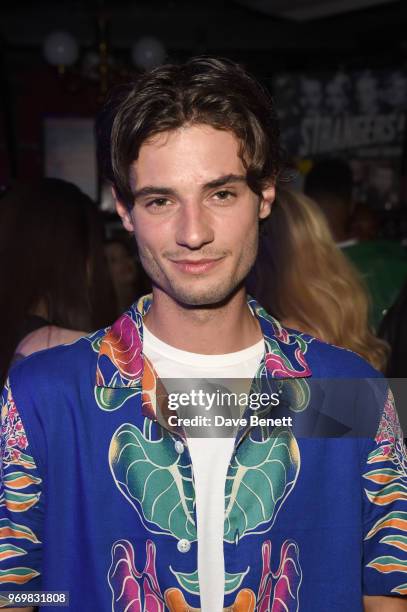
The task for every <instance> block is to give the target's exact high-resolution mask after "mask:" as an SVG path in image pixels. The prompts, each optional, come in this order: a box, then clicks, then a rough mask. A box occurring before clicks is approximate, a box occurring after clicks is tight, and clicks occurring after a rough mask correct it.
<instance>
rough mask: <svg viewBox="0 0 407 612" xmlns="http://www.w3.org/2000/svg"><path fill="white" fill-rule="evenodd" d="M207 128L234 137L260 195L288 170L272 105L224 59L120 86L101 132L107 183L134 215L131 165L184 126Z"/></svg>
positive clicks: (163, 69)
mask: <svg viewBox="0 0 407 612" xmlns="http://www.w3.org/2000/svg"><path fill="white" fill-rule="evenodd" d="M197 123H203V124H207V125H210V126H212V127H214V128H216V129H220V130H229V131H231V132H233V133H234V134H235V135H236V137H237V138H238V139H239V141H240V143H241V147H240V157H241V159H242V161H243V163H244V165H245V167H246V170H247V182H248V184H249V186H250V188H251V189H252V190H253V191H254V192H255V193H257V194H260V193H261V191H262V188H263V187H264V186H265V184H266V183H267V182H269V181H270V180H272V181H276V180H277V178H278V176H279V175H280V173H281V171H282V168H283V155H282V151H281V148H280V133H279V128H278V122H277V118H276V113H275V110H274V107H273V104H272V100H271V98H270V96H269V95H268V93H267V92H266V91H265V90H264V89H263V88H262V87H261V85H260V84H259V83H258V82H257V81H256V80H255V79H254V78H253V77H251V76H250V75H249V74H248V73H247V72H246V71H245V70H244V69H243V68H242V67H241V66H239V65H238V64H235V63H234V62H232V61H229V60H225V59H214V58H210V57H197V58H193V59H191V60H189V61H187V62H186V63H184V64H182V65H174V64H168V65H165V66H160V67H159V68H156V69H155V70H152V71H151V72H148V73H145V74H143V75H141V76H140V77H139V78H138V80H137V81H135V82H134V83H129V84H128V85H124V86H120V87H119V88H118V89H116V90H114V91H113V92H112V94H111V95H110V97H109V98H108V100H107V102H106V104H105V106H104V108H103V110H102V112H101V113H100V115H99V117H98V121H97V125H96V129H97V136H98V156H99V161H100V163H101V166H102V170H103V174H104V176H105V177H106V178H107V179H108V180H109V181H110V182H111V183H112V184H113V186H114V188H115V190H116V193H117V196H118V198H119V199H120V200H121V201H122V202H123V203H124V204H125V205H126V206H128V207H129V208H131V207H132V206H133V194H132V190H131V186H130V182H129V168H130V165H131V164H132V163H133V162H134V161H135V160H136V159H137V157H138V154H139V150H140V147H141V145H142V144H143V142H145V141H146V140H147V139H149V138H151V137H152V136H154V135H156V134H159V133H161V132H166V131H170V130H175V129H177V128H179V127H181V126H183V125H185V124H190V125H192V124H197Z"/></svg>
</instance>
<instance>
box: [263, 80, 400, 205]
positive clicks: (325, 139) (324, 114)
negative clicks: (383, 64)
mask: <svg viewBox="0 0 407 612" xmlns="http://www.w3.org/2000/svg"><path fill="white" fill-rule="evenodd" d="M273 94H274V98H275V103H276V106H277V109H278V114H279V116H280V120H281V128H282V136H283V142H284V145H285V147H286V149H287V151H288V153H289V154H290V155H291V156H292V157H293V158H294V159H296V160H297V161H298V162H301V161H302V162H304V160H308V161H310V162H311V161H314V160H317V159H320V158H323V157H329V156H330V157H343V158H345V159H346V160H348V161H349V163H350V164H351V166H352V170H353V174H354V181H355V199H356V200H357V201H358V202H361V203H366V204H368V205H369V206H371V207H373V208H375V209H378V210H392V209H395V208H397V207H398V206H399V205H400V172H401V158H402V153H403V145H404V138H405V136H404V134H405V127H406V108H407V73H406V72H404V71H402V70H393V71H384V70H382V71H373V70H364V71H359V72H349V73H345V72H342V71H341V72H336V73H330V74H328V73H308V74H297V73H286V74H279V75H277V76H276V77H275V79H274V80H273ZM305 165H307V164H305ZM308 165H310V164H308Z"/></svg>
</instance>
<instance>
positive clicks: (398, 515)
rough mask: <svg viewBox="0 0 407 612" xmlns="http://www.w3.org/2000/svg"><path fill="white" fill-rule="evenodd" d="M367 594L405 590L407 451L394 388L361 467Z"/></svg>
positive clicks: (365, 588)
mask: <svg viewBox="0 0 407 612" xmlns="http://www.w3.org/2000/svg"><path fill="white" fill-rule="evenodd" d="M362 481H363V507H364V542H363V555H364V560H363V593H364V595H378V596H380V595H382V596H389V595H390V596H403V595H404V596H406V595H407V453H406V447H405V444H404V440H403V433H402V431H401V427H400V423H399V418H398V415H397V412H396V408H395V406H394V399H393V395H392V393H391V391H389V392H388V395H387V399H386V401H385V405H384V410H383V413H382V416H381V420H380V423H379V427H378V431H377V433H376V437H375V439H374V441H371V442H370V447H369V450H368V454H367V459H366V463H365V466H364V472H363V478H362Z"/></svg>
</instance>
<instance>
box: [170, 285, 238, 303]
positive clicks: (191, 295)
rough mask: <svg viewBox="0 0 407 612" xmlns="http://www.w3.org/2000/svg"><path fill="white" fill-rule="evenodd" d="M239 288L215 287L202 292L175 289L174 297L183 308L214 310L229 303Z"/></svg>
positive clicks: (189, 289)
mask: <svg viewBox="0 0 407 612" xmlns="http://www.w3.org/2000/svg"><path fill="white" fill-rule="evenodd" d="M241 286H242V285H241V284H239V285H238V286H237V287H236V286H233V287H229V289H228V288H227V287H225V286H223V287H216V288H215V287H214V288H212V289H211V288H206V289H202V290H200V291H199V290H197V289H196V290H191V288H188V289H187V288H185V289H181V288H176V289H175V288H173V292H172V294H171V295H172V297H173V298H174V299H175V300H176V301H177V302H178V303H179V304H181V305H182V306H185V307H187V308H188V307H190V308H213V307H216V306H221V305H223V304H225V303H227V302H228V301H229V300H230V299H231V298H232V297H233V295H234V294H235V293H236V292H237V291H238V290H239V289H240V288H241Z"/></svg>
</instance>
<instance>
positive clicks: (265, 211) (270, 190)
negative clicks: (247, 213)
mask: <svg viewBox="0 0 407 612" xmlns="http://www.w3.org/2000/svg"><path fill="white" fill-rule="evenodd" d="M275 197H276V187H275V185H274V184H270V185H267V187H265V189H263V191H262V193H261V200H260V207H259V218H260V219H266V217H268V216H269V214H270V213H271V207H272V205H273V202H274V200H275Z"/></svg>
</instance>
